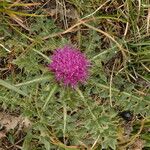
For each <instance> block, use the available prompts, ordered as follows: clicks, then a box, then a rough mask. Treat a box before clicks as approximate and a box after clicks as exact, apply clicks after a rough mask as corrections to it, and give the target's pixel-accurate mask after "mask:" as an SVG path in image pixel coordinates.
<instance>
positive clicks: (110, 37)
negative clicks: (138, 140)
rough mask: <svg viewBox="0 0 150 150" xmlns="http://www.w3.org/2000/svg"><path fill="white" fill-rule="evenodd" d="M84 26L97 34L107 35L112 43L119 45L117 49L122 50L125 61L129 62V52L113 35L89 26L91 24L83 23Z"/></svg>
mask: <svg viewBox="0 0 150 150" xmlns="http://www.w3.org/2000/svg"><path fill="white" fill-rule="evenodd" d="M81 22H82V21H81ZM82 24H83V25H85V26H87V27H89V28H90V29H93V30H95V31H97V32H99V33H101V34H103V35H105V36H106V37H108V38H109V39H110V40H112V41H113V42H114V43H115V44H116V45H117V47H118V48H119V49H120V50H121V52H122V55H123V56H124V58H125V60H127V59H126V58H127V56H126V54H125V51H127V50H125V49H124V48H123V47H122V46H121V45H120V44H119V43H118V42H117V41H116V40H115V39H114V37H112V36H111V35H109V34H108V33H107V32H104V31H102V30H101V29H97V28H95V27H93V26H91V25H89V24H87V23H85V22H82Z"/></svg>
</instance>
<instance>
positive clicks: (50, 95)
mask: <svg viewBox="0 0 150 150" xmlns="http://www.w3.org/2000/svg"><path fill="white" fill-rule="evenodd" d="M56 89H57V85H54V87H53V89H52V90H51V91H50V93H49V95H48V97H47V99H46V101H45V104H44V106H43V108H42V110H43V111H44V110H45V109H46V106H47V105H48V103H49V101H50V99H51V97H52V96H53V94H54V92H55V91H56Z"/></svg>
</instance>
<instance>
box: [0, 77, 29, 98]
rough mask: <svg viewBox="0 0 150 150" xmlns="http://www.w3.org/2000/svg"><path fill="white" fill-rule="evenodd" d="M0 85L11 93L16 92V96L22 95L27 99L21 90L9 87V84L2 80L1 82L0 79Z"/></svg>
mask: <svg viewBox="0 0 150 150" xmlns="http://www.w3.org/2000/svg"><path fill="white" fill-rule="evenodd" d="M0 85H2V86H4V87H6V88H8V89H10V90H12V91H15V92H17V93H18V94H21V95H23V96H27V97H28V95H27V93H25V92H24V91H22V90H20V89H18V88H16V87H15V86H14V85H11V84H9V83H7V82H6V81H4V80H1V79H0Z"/></svg>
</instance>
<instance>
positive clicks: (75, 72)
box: [49, 46, 89, 88]
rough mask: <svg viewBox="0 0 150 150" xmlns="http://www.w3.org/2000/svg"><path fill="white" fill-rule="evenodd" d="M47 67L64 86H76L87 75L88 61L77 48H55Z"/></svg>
mask: <svg viewBox="0 0 150 150" xmlns="http://www.w3.org/2000/svg"><path fill="white" fill-rule="evenodd" d="M51 60H52V62H51V63H50V64H49V69H50V70H51V71H52V72H54V74H55V77H56V80H57V81H58V82H62V83H63V84H64V85H66V86H68V85H69V86H71V87H73V88H74V87H76V86H77V84H78V83H79V82H81V83H84V82H85V80H86V79H87V77H88V68H89V62H88V60H87V59H86V57H85V56H84V54H82V53H81V52H80V51H79V50H77V49H76V48H73V47H71V46H64V47H63V48H59V49H57V50H56V51H55V52H54V54H53V55H52V58H51Z"/></svg>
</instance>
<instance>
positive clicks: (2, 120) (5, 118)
mask: <svg viewBox="0 0 150 150" xmlns="http://www.w3.org/2000/svg"><path fill="white" fill-rule="evenodd" d="M0 125H1V127H2V130H1V131H0V139H1V138H3V137H5V136H6V134H7V132H9V131H10V130H11V129H12V130H14V129H15V128H17V129H18V130H20V129H22V128H28V127H29V126H31V122H30V120H29V119H28V118H26V117H22V116H18V117H16V116H14V115H10V114H7V113H5V112H0Z"/></svg>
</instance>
